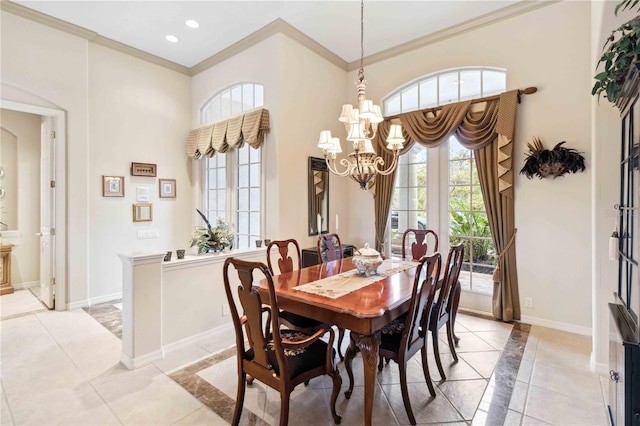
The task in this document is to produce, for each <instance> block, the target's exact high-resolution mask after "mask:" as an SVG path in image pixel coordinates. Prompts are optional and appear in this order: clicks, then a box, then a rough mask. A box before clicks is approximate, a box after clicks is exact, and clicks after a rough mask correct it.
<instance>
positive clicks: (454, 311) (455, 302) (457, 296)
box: [451, 281, 462, 346]
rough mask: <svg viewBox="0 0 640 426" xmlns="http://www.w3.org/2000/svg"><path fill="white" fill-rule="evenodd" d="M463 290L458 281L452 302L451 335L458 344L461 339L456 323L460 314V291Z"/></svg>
mask: <svg viewBox="0 0 640 426" xmlns="http://www.w3.org/2000/svg"><path fill="white" fill-rule="evenodd" d="M461 292H462V284H460V281H458V282H457V283H456V285H455V287H454V288H453V303H452V304H451V335H452V336H453V340H454V341H455V342H456V346H457V345H458V342H459V341H460V338H459V337H458V336H456V333H455V331H454V327H455V325H456V315H458V305H459V304H460V293H461Z"/></svg>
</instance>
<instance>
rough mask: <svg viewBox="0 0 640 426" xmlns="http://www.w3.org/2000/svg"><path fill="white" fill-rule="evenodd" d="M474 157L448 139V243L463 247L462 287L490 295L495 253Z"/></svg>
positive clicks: (454, 141) (453, 140)
mask: <svg viewBox="0 0 640 426" xmlns="http://www.w3.org/2000/svg"><path fill="white" fill-rule="evenodd" d="M473 155H474V154H473V151H472V150H469V149H466V148H463V147H462V146H461V145H460V143H459V142H458V141H457V140H456V138H454V137H452V138H450V139H449V206H448V207H449V218H448V221H449V244H451V245H456V244H460V243H462V244H463V245H464V261H463V264H462V270H461V271H460V283H461V284H462V288H463V289H466V290H473V291H476V292H479V293H486V294H491V293H492V292H493V271H494V269H495V250H494V247H493V240H492V239H491V231H490V229H489V220H488V218H487V213H486V211H485V208H484V200H483V198H482V190H481V189H480V182H479V180H478V172H477V169H476V166H475V160H474V157H473Z"/></svg>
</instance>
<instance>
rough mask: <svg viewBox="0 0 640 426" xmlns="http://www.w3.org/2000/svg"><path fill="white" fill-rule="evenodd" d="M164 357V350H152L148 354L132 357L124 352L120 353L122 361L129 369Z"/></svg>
mask: <svg viewBox="0 0 640 426" xmlns="http://www.w3.org/2000/svg"><path fill="white" fill-rule="evenodd" d="M162 358H163V355H162V350H157V351H153V352H150V353H148V354H146V355H142V356H139V357H136V358H131V357H129V356H128V355H127V354H125V353H124V352H123V353H122V354H120V362H121V363H123V364H124V366H125V367H127V368H128V369H129V370H133V369H136V368H139V367H142V366H145V365H147V364H151V363H152V362H154V361H159V360H161V359H162Z"/></svg>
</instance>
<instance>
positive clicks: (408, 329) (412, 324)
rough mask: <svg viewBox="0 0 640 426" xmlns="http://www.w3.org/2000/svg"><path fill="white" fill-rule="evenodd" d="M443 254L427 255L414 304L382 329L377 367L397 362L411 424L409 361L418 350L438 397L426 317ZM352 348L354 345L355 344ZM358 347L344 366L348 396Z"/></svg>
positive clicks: (420, 265) (418, 271) (420, 267)
mask: <svg viewBox="0 0 640 426" xmlns="http://www.w3.org/2000/svg"><path fill="white" fill-rule="evenodd" d="M441 262H442V260H441V257H440V253H435V254H433V255H431V256H424V257H422V258H421V259H420V263H418V266H417V268H416V272H415V278H414V281H413V289H412V291H411V304H410V305H409V310H408V311H407V313H405V314H403V315H401V316H400V317H398V318H396V319H395V320H393V321H391V322H390V323H388V324H387V325H385V326H384V327H383V328H382V330H380V346H379V349H378V350H379V359H380V361H381V362H380V363H379V364H378V370H382V359H383V357H384V358H386V359H392V360H394V361H395V362H397V363H398V367H399V369H400V389H401V390H402V401H403V402H404V408H405V410H406V412H407V416H408V417H409V421H410V422H411V424H412V425H415V424H416V419H415V417H414V415H413V410H412V409H411V401H410V399H409V390H408V387H407V363H408V362H409V360H410V359H411V358H412V357H413V356H414V355H415V354H416V353H417V352H418V351H420V352H421V355H422V371H423V373H424V379H425V381H426V382H427V387H428V388H429V393H430V394H431V396H432V397H434V398H435V396H436V391H435V389H434V387H433V383H432V381H431V375H430V374H429V364H428V362H427V342H426V339H427V335H428V331H427V319H428V318H429V315H430V311H431V309H432V307H433V299H434V295H435V287H436V280H435V279H434V277H437V276H439V275H440V265H441ZM352 347H353V349H356V350H357V348H355V345H352ZM355 353H356V351H355V350H349V351H347V357H346V359H345V368H346V370H347V375H348V376H349V389H348V390H347V391H346V392H345V396H346V397H347V398H349V397H350V396H351V392H352V391H353V372H352V369H351V361H352V359H353V357H354V355H355Z"/></svg>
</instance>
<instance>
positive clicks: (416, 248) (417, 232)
mask: <svg viewBox="0 0 640 426" xmlns="http://www.w3.org/2000/svg"><path fill="white" fill-rule="evenodd" d="M429 236H431V238H429ZM411 237H413V238H411ZM412 240H415V241H413V242H412ZM429 240H432V241H433V247H432V250H431V252H432V253H435V252H437V251H438V234H436V233H435V231H433V230H431V229H412V228H409V229H407V230H406V231H404V234H402V258H403V259H406V258H407V253H406V247H407V241H409V242H412V244H411V259H413V260H418V259H420V258H421V257H422V256H424V255H426V254H427V253H428V252H429V245H428V241H429Z"/></svg>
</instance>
